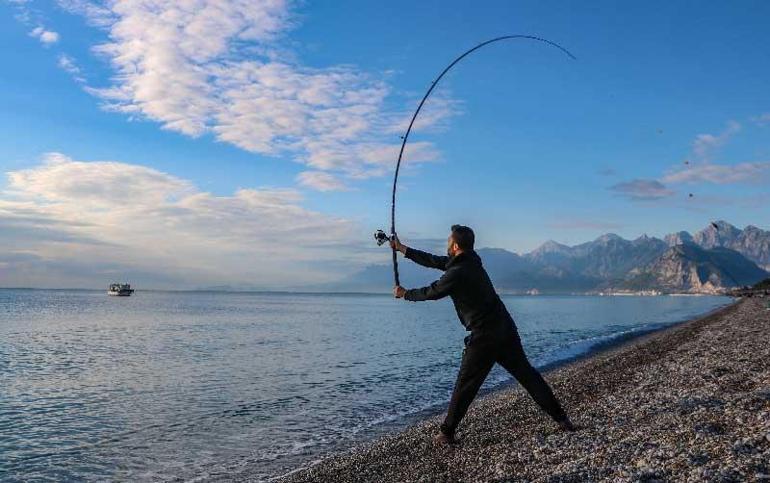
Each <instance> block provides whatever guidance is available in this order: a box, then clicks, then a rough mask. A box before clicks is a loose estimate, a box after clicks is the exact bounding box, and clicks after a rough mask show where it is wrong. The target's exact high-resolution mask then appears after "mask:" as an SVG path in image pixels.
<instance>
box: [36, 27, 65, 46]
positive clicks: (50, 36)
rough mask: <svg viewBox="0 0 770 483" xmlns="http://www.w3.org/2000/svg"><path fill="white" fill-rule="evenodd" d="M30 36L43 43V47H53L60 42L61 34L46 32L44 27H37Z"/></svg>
mask: <svg viewBox="0 0 770 483" xmlns="http://www.w3.org/2000/svg"><path fill="white" fill-rule="evenodd" d="M29 35H30V36H31V37H35V38H36V39H38V40H39V41H40V42H42V43H43V45H51V44H55V43H56V42H58V41H59V34H58V33H56V32H54V31H52V30H46V29H45V28H43V27H35V28H34V29H33V30H32V31H31V32H30V33H29Z"/></svg>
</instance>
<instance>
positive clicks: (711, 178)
mask: <svg viewBox="0 0 770 483" xmlns="http://www.w3.org/2000/svg"><path fill="white" fill-rule="evenodd" d="M768 172H770V162H760V163H739V164H733V165H727V164H711V163H709V164H700V165H694V166H689V167H687V168H684V169H677V170H674V171H671V172H669V173H668V174H666V175H665V176H664V177H663V178H662V180H661V181H662V182H663V183H713V184H734V183H745V182H758V181H761V180H762V179H764V178H765V177H766V176H767V173H768Z"/></svg>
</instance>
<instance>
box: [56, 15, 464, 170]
mask: <svg viewBox="0 0 770 483" xmlns="http://www.w3.org/2000/svg"><path fill="white" fill-rule="evenodd" d="M60 3H61V4H62V6H64V7H65V8H66V9H68V10H69V11H72V12H77V13H80V14H82V15H85V16H86V17H87V18H89V19H90V20H91V22H92V23H94V24H95V25H98V26H100V27H101V28H104V29H105V30H106V32H107V35H108V40H107V41H106V42H105V43H103V44H101V45H98V46H96V47H95V48H94V50H95V51H96V52H97V53H99V54H100V55H102V56H104V57H105V58H106V59H107V60H108V61H109V62H110V65H111V66H112V68H113V70H114V76H113V77H112V81H111V83H110V84H109V85H108V86H105V87H101V88H93V87H91V88H88V89H87V90H88V92H90V93H92V94H93V95H95V96H98V97H99V98H101V99H102V100H103V101H104V103H105V107H106V108H107V109H110V110H114V111H117V112H122V113H127V114H130V115H132V116H138V117H143V118H146V119H150V120H153V121H156V122H159V123H161V125H162V126H163V128H165V129H169V130H173V131H177V132H180V133H183V134H185V135H188V136H193V137H194V136H200V135H203V134H206V133H211V134H213V135H214V136H215V137H216V138H217V139H219V140H221V141H225V142H228V143H231V144H234V145H236V146H238V147H240V148H242V149H245V150H248V151H251V152H256V153H262V154H267V155H273V156H289V157H290V158H292V159H293V160H295V161H298V162H300V163H303V164H306V165H307V166H309V167H310V168H312V169H313V170H322V171H329V172H331V173H332V174H333V175H335V176H337V177H339V176H343V177H346V178H364V177H368V176H376V175H379V174H382V173H383V172H384V171H385V170H384V169H383V166H384V164H385V160H383V159H382V156H383V155H384V154H385V153H387V155H388V156H391V155H392V154H393V152H394V151H395V152H397V146H396V145H397V143H395V142H393V141H392V140H393V138H394V132H400V131H401V130H402V128H403V127H404V126H405V123H404V119H407V120H408V115H407V113H406V112H403V111H400V110H399V111H395V110H393V109H389V108H388V106H387V102H388V101H387V98H388V96H389V94H390V88H389V87H388V85H387V84H386V82H385V80H384V74H381V75H372V74H367V73H364V72H361V71H360V70H358V69H356V68H354V67H352V66H344V65H338V66H329V67H320V68H319V67H307V66H304V65H302V64H300V63H298V62H295V61H292V55H291V53H288V54H287V52H286V51H285V50H282V49H281V47H280V43H281V41H283V40H284V39H283V38H282V35H284V34H285V32H287V31H288V30H290V29H291V28H293V27H294V25H295V21H294V19H293V17H292V15H291V13H290V11H289V5H288V3H287V2H285V1H281V0H258V1H253V0H187V1H184V2H167V1H161V0H144V1H141V2H109V3H105V4H95V3H92V2H86V1H82V0H60ZM458 111H459V108H458V103H457V102H455V101H452V100H451V99H450V98H449V97H448V95H446V94H441V93H439V95H438V96H436V98H435V99H431V100H430V102H429V104H427V105H426V112H425V113H424V114H423V116H422V117H421V118H420V119H419V122H418V125H417V126H416V128H418V129H427V128H430V127H431V126H440V125H441V124H442V122H444V120H445V119H447V118H448V117H449V116H452V115H454V114H456V113H457V112H458ZM410 155H417V156H414V157H412V158H410V161H412V162H421V161H424V160H426V159H427V160H432V159H435V158H436V157H437V154H436V150H435V149H434V148H432V147H430V146H428V145H427V143H424V142H423V144H422V146H415V147H413V148H412V149H411V150H410ZM394 161H395V156H391V157H389V158H388V159H387V164H388V168H389V169H392V165H393V162H394Z"/></svg>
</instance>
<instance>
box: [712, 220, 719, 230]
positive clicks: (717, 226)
mask: <svg viewBox="0 0 770 483" xmlns="http://www.w3.org/2000/svg"><path fill="white" fill-rule="evenodd" d="M711 226H713V227H714V229H715V230H716V231H719V225H717V224H716V223H714V222H713V221H712V222H711Z"/></svg>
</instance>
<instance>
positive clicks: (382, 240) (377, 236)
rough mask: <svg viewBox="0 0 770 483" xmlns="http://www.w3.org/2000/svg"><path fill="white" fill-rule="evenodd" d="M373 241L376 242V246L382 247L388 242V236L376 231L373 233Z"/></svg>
mask: <svg viewBox="0 0 770 483" xmlns="http://www.w3.org/2000/svg"><path fill="white" fill-rule="evenodd" d="M374 240H375V241H376V242H377V246H382V245H384V244H386V243H388V242H390V236H388V234H387V233H385V232H384V231H382V230H377V231H375V232H374Z"/></svg>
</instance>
